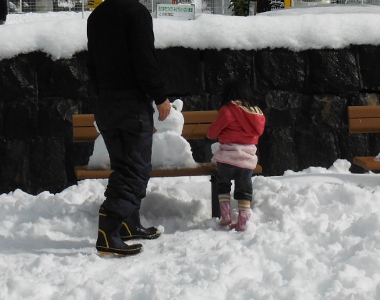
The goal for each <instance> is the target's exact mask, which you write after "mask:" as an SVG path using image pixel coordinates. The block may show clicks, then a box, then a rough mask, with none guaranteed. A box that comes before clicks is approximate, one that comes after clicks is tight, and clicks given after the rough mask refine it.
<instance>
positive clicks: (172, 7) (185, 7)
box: [157, 4, 195, 20]
mask: <svg viewBox="0 0 380 300" xmlns="http://www.w3.org/2000/svg"><path fill="white" fill-rule="evenodd" d="M157 18H158V19H171V20H194V19H195V5H194V4H157Z"/></svg>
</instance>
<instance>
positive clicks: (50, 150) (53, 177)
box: [28, 138, 67, 193]
mask: <svg viewBox="0 0 380 300" xmlns="http://www.w3.org/2000/svg"><path fill="white" fill-rule="evenodd" d="M28 160H29V180H30V186H31V188H32V189H33V190H34V193H39V192H42V191H46V190H48V191H50V192H52V193H55V192H59V191H61V190H62V189H63V188H65V187H66V183H67V180H66V169H65V147H64V142H63V140H62V139H54V138H37V139H34V140H31V141H30V144H29V153H28Z"/></svg>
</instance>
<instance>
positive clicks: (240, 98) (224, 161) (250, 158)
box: [207, 78, 265, 231]
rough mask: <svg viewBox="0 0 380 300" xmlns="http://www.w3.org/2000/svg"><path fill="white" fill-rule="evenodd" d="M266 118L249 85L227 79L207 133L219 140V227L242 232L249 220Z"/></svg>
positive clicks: (215, 156) (208, 135) (216, 158)
mask: <svg viewBox="0 0 380 300" xmlns="http://www.w3.org/2000/svg"><path fill="white" fill-rule="evenodd" d="M264 127H265V116H264V115H263V113H262V111H261V110H260V108H258V107H257V106H254V97H253V93H252V90H251V89H250V87H249V85H248V84H246V83H245V82H242V81H239V80H237V79H234V78H233V79H230V80H229V81H228V82H227V83H226V85H225V87H224V91H223V94H222V103H221V106H220V108H219V112H218V116H217V118H216V120H215V121H214V122H213V123H212V124H211V125H210V127H209V128H208V130H207V137H208V138H209V139H212V140H214V139H218V141H219V143H220V146H219V150H217V151H216V152H215V154H214V157H213V158H214V160H215V161H216V162H217V165H218V176H217V186H218V197H219V204H220V211H221V215H222V219H221V221H220V225H229V226H230V228H231V229H235V230H237V231H245V230H246V229H247V221H248V220H249V219H250V217H251V201H252V173H253V170H254V169H255V168H256V164H257V156H256V145H257V144H258V141H259V137H260V136H261V135H262V134H263V132H264ZM232 180H235V190H234V199H236V200H238V208H239V216H238V222H237V223H235V224H231V202H230V200H231V199H230V192H231V186H232V183H231V181H232Z"/></svg>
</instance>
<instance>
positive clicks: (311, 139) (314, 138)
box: [295, 126, 339, 170]
mask: <svg viewBox="0 0 380 300" xmlns="http://www.w3.org/2000/svg"><path fill="white" fill-rule="evenodd" d="M295 144H296V155H297V157H298V164H299V168H300V170H303V169H306V168H309V167H324V168H329V167H331V166H332V164H333V163H334V162H335V161H336V159H337V158H338V157H339V156H338V153H339V150H338V148H337V146H338V142H337V139H336V137H335V135H334V133H333V131H331V130H329V129H328V128H326V127H324V126H310V127H309V128H305V127H303V128H296V134H295Z"/></svg>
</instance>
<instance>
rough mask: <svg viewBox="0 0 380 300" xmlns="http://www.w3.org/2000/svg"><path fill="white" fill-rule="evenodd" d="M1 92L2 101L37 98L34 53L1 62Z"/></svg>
mask: <svg viewBox="0 0 380 300" xmlns="http://www.w3.org/2000/svg"><path fill="white" fill-rule="evenodd" d="M0 91H1V100H2V101H14V100H17V99H20V98H21V99H24V98H29V97H31V98H35V97H37V89H36V85H35V61H34V54H33V53H29V54H21V55H18V56H16V57H14V58H11V59H4V60H0Z"/></svg>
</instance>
